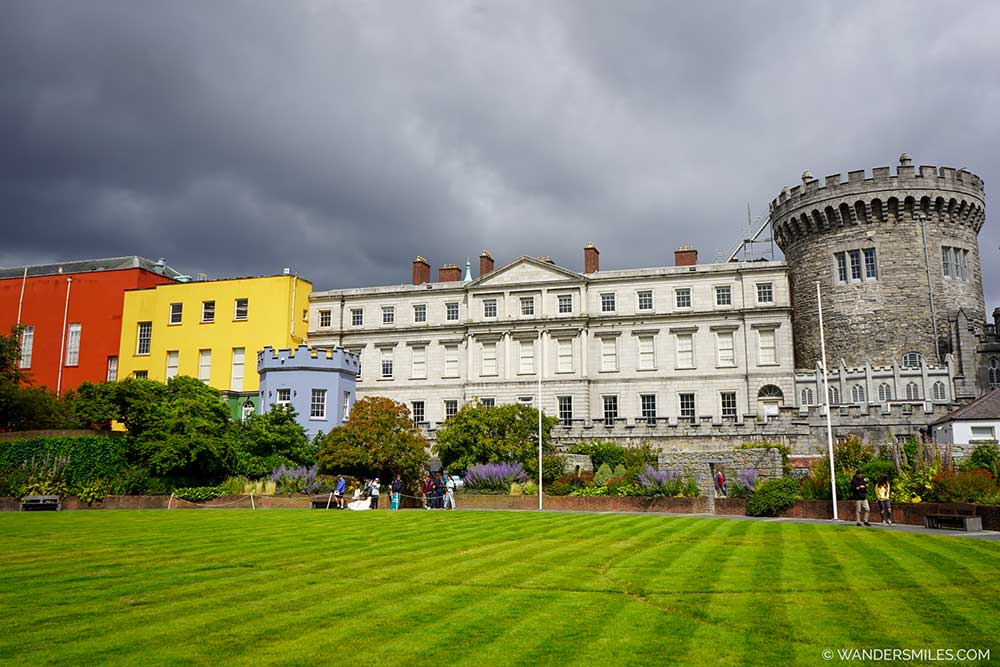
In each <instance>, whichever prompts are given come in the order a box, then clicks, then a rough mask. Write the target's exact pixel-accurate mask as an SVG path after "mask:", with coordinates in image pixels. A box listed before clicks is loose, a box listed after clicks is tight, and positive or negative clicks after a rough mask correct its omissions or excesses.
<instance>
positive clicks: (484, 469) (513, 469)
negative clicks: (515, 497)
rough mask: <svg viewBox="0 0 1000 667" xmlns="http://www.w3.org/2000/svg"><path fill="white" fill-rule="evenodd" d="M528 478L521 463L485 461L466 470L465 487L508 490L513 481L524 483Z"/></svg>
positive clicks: (494, 490) (471, 489)
mask: <svg viewBox="0 0 1000 667" xmlns="http://www.w3.org/2000/svg"><path fill="white" fill-rule="evenodd" d="M527 479H528V475H527V473H525V472H524V468H523V467H521V464H520V463H484V464H482V465H477V466H472V467H470V468H469V469H468V470H467V471H466V473H465V486H464V487H463V488H465V489H467V490H470V491H493V492H497V491H500V492H506V491H507V490H508V489H510V485H511V484H512V483H514V482H518V483H523V482H525V481H527Z"/></svg>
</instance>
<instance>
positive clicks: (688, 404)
mask: <svg viewBox="0 0 1000 667" xmlns="http://www.w3.org/2000/svg"><path fill="white" fill-rule="evenodd" d="M677 405H678V410H679V412H678V415H679V416H680V418H681V419H689V420H694V416H695V413H694V394H690V393H684V394H677Z"/></svg>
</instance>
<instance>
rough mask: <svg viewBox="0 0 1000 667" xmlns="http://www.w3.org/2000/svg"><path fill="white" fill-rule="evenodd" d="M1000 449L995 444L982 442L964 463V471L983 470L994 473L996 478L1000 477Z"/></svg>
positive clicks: (974, 448) (973, 449)
mask: <svg viewBox="0 0 1000 667" xmlns="http://www.w3.org/2000/svg"><path fill="white" fill-rule="evenodd" d="M998 465H1000V448H998V447H997V443H995V442H981V443H979V444H978V445H976V446H975V447H973V448H972V451H971V452H969V456H968V457H966V459H965V461H963V462H962V469H963V470H973V469H975V468H982V469H983V470H989V471H990V472H991V473H993V476H994V477H997V476H1000V469H998Z"/></svg>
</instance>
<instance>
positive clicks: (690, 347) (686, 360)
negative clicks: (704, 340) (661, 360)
mask: <svg viewBox="0 0 1000 667" xmlns="http://www.w3.org/2000/svg"><path fill="white" fill-rule="evenodd" d="M674 340H675V347H676V352H677V368H694V367H695V366H694V334H691V333H678V334H675V336H674Z"/></svg>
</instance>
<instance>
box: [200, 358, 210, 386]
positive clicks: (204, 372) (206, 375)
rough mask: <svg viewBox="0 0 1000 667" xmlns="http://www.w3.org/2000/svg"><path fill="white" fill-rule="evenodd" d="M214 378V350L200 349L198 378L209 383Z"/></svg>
mask: <svg viewBox="0 0 1000 667" xmlns="http://www.w3.org/2000/svg"><path fill="white" fill-rule="evenodd" d="M211 378H212V351H211V350H198V379H199V380H201V381H202V382H204V383H205V384H208V382H209V380H210V379H211Z"/></svg>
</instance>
